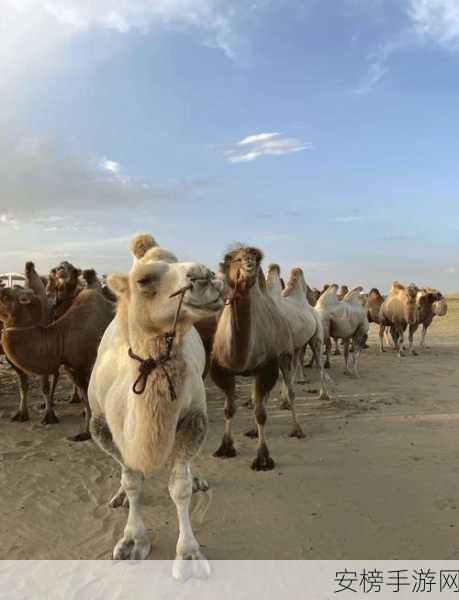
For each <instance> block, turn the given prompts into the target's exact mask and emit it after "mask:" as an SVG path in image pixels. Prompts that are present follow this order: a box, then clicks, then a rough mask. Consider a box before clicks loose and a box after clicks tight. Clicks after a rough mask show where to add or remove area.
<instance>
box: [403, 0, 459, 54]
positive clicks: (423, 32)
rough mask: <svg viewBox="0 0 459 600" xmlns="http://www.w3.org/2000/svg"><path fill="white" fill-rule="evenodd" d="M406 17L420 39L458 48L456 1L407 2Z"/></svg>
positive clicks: (458, 17)
mask: <svg viewBox="0 0 459 600" xmlns="http://www.w3.org/2000/svg"><path fill="white" fill-rule="evenodd" d="M408 15H409V17H410V19H411V21H412V23H413V27H414V30H415V32H416V33H417V34H418V35H419V36H420V37H421V38H423V39H430V40H431V41H433V42H436V43H438V44H440V45H443V46H447V47H452V48H459V2H458V1H457V0H408Z"/></svg>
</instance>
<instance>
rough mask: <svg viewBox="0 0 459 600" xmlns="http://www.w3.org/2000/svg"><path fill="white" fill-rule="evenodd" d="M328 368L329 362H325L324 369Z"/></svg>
mask: <svg viewBox="0 0 459 600" xmlns="http://www.w3.org/2000/svg"><path fill="white" fill-rule="evenodd" d="M329 368H330V361H329V360H326V361H325V364H324V369H329Z"/></svg>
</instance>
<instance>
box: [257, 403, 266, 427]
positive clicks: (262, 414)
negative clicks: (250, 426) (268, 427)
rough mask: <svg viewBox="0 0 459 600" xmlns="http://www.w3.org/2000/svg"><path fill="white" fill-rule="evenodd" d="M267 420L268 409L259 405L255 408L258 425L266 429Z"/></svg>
mask: <svg viewBox="0 0 459 600" xmlns="http://www.w3.org/2000/svg"><path fill="white" fill-rule="evenodd" d="M266 419H267V414H266V408H265V407H264V405H258V406H257V407H256V408H255V420H256V422H257V424H258V425H260V426H261V427H264V425H265V424H266Z"/></svg>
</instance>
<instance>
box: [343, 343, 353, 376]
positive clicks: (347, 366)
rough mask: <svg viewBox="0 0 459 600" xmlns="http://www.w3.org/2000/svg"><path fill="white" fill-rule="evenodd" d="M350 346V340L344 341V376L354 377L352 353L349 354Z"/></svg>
mask: <svg viewBox="0 0 459 600" xmlns="http://www.w3.org/2000/svg"><path fill="white" fill-rule="evenodd" d="M349 345H350V340H349V339H346V340H343V346H344V374H345V375H353V371H352V369H351V362H352V358H351V356H350V352H349Z"/></svg>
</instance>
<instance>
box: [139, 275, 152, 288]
mask: <svg viewBox="0 0 459 600" xmlns="http://www.w3.org/2000/svg"><path fill="white" fill-rule="evenodd" d="M152 281H153V277H151V276H150V275H147V276H146V277H142V279H138V280H137V283H138V284H139V285H142V286H143V285H149V284H150V283H151V282H152Z"/></svg>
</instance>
